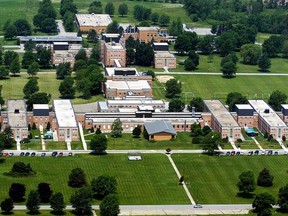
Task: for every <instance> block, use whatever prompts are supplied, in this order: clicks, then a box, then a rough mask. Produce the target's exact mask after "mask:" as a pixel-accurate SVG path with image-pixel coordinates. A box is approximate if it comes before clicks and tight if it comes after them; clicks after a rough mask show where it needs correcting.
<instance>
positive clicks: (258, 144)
mask: <svg viewBox="0 0 288 216" xmlns="http://www.w3.org/2000/svg"><path fill="white" fill-rule="evenodd" d="M251 138H252V140H253V141H254V142H255V143H256V145H257V146H258V148H259V149H260V150H262V151H264V149H263V148H262V146H261V145H260V143H259V142H258V141H257V140H256V139H255V137H251Z"/></svg>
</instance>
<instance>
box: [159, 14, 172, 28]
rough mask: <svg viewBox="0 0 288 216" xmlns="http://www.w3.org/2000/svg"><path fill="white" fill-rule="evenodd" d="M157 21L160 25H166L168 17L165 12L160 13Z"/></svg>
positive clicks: (168, 21)
mask: <svg viewBox="0 0 288 216" xmlns="http://www.w3.org/2000/svg"><path fill="white" fill-rule="evenodd" d="M158 22H159V25H160V26H168V25H169V23H170V17H169V16H168V15H166V14H161V16H160V17H159V20H158Z"/></svg>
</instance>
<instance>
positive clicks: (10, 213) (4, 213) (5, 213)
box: [1, 212, 14, 215]
mask: <svg viewBox="0 0 288 216" xmlns="http://www.w3.org/2000/svg"><path fill="white" fill-rule="evenodd" d="M13 214H14V213H13V212H1V215H13Z"/></svg>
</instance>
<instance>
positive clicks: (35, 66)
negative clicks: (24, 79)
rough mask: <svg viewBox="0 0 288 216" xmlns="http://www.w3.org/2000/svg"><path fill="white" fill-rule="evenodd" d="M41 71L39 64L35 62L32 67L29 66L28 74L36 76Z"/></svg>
mask: <svg viewBox="0 0 288 216" xmlns="http://www.w3.org/2000/svg"><path fill="white" fill-rule="evenodd" d="M38 71H39V64H38V63H37V62H33V63H32V64H31V65H29V66H28V69H27V73H28V74H29V75H30V76H32V77H33V76H36V75H37V72H38Z"/></svg>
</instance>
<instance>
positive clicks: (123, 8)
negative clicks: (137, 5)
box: [118, 3, 128, 17]
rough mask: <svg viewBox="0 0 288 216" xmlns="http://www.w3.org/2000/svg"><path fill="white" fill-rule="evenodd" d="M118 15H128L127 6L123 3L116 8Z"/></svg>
mask: <svg viewBox="0 0 288 216" xmlns="http://www.w3.org/2000/svg"><path fill="white" fill-rule="evenodd" d="M118 13H119V14H120V15H121V16H122V17H123V16H124V15H127V14H128V5H127V4H125V3H123V4H120V5H119V7H118Z"/></svg>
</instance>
